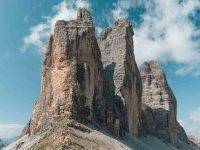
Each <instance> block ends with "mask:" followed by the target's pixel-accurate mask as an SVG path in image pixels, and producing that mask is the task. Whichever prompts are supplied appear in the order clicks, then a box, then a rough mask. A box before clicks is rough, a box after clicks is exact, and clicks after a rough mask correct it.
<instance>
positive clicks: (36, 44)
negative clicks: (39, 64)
mask: <svg viewBox="0 0 200 150" xmlns="http://www.w3.org/2000/svg"><path fill="white" fill-rule="evenodd" d="M79 7H84V8H89V3H88V2H87V1H85V0H76V1H74V0H68V1H62V2H61V3H59V4H57V5H55V6H54V7H53V8H52V13H51V14H50V15H49V16H45V17H43V21H42V22H40V23H38V24H37V25H35V26H33V27H31V28H30V34H29V35H27V36H25V37H24V39H23V43H24V44H23V46H22V51H26V50H28V48H30V47H32V48H34V49H36V50H37V51H38V52H40V53H41V52H44V46H45V43H46V42H47V39H48V38H49V37H50V35H51V34H52V33H53V30H54V25H55V23H56V21H57V20H72V19H75V18H76V11H77V8H79Z"/></svg>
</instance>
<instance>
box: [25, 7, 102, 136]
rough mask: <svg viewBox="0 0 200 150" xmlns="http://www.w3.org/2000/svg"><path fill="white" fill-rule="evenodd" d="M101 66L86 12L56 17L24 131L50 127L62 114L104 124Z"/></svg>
mask: <svg viewBox="0 0 200 150" xmlns="http://www.w3.org/2000/svg"><path fill="white" fill-rule="evenodd" d="M102 73H103V66H102V63H101V54H100V50H99V47H98V44H97V41H96V38H95V29H94V26H93V22H92V18H91V16H90V13H89V12H88V11H87V10H86V9H79V10H78V13H77V19H76V20H72V21H64V20H60V21H57V23H56V25H55V30H54V34H53V36H52V37H51V38H50V40H49V44H48V46H47V49H46V53H45V58H44V63H43V73H42V87H41V96H40V99H39V101H37V103H36V104H35V108H34V111H33V114H32V118H31V121H30V123H29V125H28V127H27V130H26V131H24V133H27V132H28V133H35V132H37V131H39V130H42V129H45V128H48V127H51V126H52V124H53V123H56V122H57V121H58V120H60V119H62V118H69V119H70V118H73V119H76V120H80V121H85V120H90V121H95V122H98V123H99V124H104V119H105V117H104V101H103V78H102Z"/></svg>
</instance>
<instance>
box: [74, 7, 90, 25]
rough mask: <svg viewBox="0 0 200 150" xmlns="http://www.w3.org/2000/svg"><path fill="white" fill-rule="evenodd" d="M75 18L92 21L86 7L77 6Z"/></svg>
mask: <svg viewBox="0 0 200 150" xmlns="http://www.w3.org/2000/svg"><path fill="white" fill-rule="evenodd" d="M77 20H79V21H88V22H92V17H91V14H90V12H89V11H88V10H87V9H85V8H79V9H78V11H77Z"/></svg>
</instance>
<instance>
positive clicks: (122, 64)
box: [98, 19, 142, 136]
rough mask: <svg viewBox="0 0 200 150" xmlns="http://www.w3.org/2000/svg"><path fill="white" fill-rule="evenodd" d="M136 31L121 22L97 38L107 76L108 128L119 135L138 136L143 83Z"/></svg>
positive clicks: (126, 23) (126, 22)
mask: <svg viewBox="0 0 200 150" xmlns="http://www.w3.org/2000/svg"><path fill="white" fill-rule="evenodd" d="M132 37H133V29H132V26H131V24H130V23H129V22H128V21H127V20H123V19H122V20H118V21H117V22H116V23H115V24H114V25H113V27H112V28H108V29H106V30H104V31H103V32H102V34H101V36H100V38H99V39H98V44H99V47H100V50H101V54H102V63H103V67H104V73H105V77H106V78H105V85H104V86H105V87H104V89H105V92H104V93H105V99H106V102H107V104H106V106H107V109H106V118H107V122H106V123H107V126H108V128H109V129H110V130H112V131H113V132H114V133H116V134H117V135H119V136H123V135H125V132H126V133H130V134H132V135H136V136H137V135H138V131H139V119H140V108H141V91H142V90H141V80H140V74H139V71H138V68H137V64H136V62H135V57H134V53H133V39H132Z"/></svg>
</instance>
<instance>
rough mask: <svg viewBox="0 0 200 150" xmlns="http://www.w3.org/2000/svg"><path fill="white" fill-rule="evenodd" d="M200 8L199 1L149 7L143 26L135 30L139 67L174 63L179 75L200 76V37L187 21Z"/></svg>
mask: <svg viewBox="0 0 200 150" xmlns="http://www.w3.org/2000/svg"><path fill="white" fill-rule="evenodd" d="M197 8H200V3H199V1H198V0H185V1H183V2H182V3H179V2H178V0H167V1H166V0H158V1H156V2H155V3H154V2H151V3H147V4H146V9H147V11H146V13H145V14H144V15H143V16H142V18H143V22H142V24H141V26H140V27H139V28H138V29H136V30H135V36H134V41H135V55H136V60H137V62H138V63H139V64H141V63H143V62H144V61H146V60H150V59H154V60H157V61H160V62H168V61H171V62H175V63H177V64H178V65H179V69H178V70H177V71H176V73H177V74H185V73H191V72H193V73H194V74H195V75H199V74H200V69H199V65H200V52H199V48H200V44H199V43H200V41H195V40H193V39H192V38H193V37H194V36H200V30H197V29H196V28H195V26H194V25H193V24H192V22H191V20H190V19H189V18H188V16H189V15H190V14H192V13H193V12H194V10H195V9H197Z"/></svg>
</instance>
